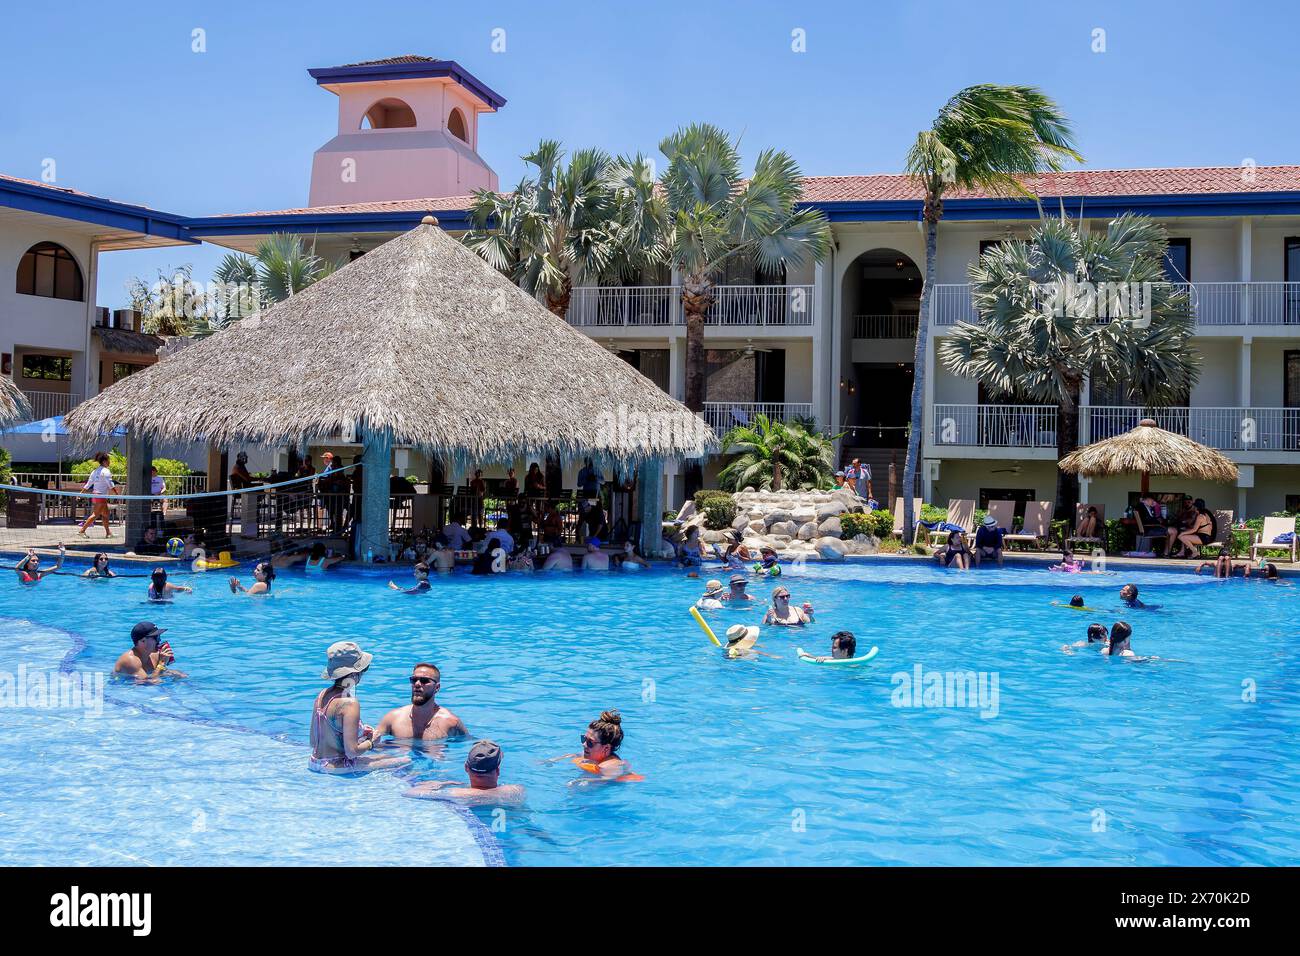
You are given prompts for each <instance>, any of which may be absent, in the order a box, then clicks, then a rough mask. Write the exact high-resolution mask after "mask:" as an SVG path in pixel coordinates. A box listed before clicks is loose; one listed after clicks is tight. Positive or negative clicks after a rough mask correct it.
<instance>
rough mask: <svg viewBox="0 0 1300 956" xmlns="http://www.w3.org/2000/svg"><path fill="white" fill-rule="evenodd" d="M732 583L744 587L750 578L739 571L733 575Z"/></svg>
mask: <svg viewBox="0 0 1300 956" xmlns="http://www.w3.org/2000/svg"><path fill="white" fill-rule="evenodd" d="M731 583H732V584H739V585H741V586H742V587H743V586H744V585H746V584H748V583H749V578H747V577H745V576H744V575H743V574H741V573H740V572H739V571H737V572H736V573H735V574H733V575H732V576H731Z"/></svg>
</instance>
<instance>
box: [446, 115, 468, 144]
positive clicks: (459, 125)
mask: <svg viewBox="0 0 1300 956" xmlns="http://www.w3.org/2000/svg"><path fill="white" fill-rule="evenodd" d="M447 132H449V133H451V135H452V136H455V137H456V138H457V139H458V140H460V141H461V142H462V143H468V142H469V133H467V132H466V131H465V114H464V113H462V112H461V111H460V110H452V111H451V115H450V116H448V117H447Z"/></svg>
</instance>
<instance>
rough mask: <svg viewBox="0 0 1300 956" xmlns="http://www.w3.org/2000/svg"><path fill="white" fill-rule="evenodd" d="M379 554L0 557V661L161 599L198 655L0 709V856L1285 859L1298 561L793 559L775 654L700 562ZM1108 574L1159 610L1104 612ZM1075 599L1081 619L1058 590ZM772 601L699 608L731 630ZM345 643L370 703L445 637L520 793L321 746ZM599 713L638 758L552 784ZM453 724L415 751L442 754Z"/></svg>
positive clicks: (70, 641)
mask: <svg viewBox="0 0 1300 956" xmlns="http://www.w3.org/2000/svg"><path fill="white" fill-rule="evenodd" d="M399 573H400V572H399ZM388 576H389V574H388V572H379V571H369V570H352V571H332V572H330V573H329V575H328V576H327V577H325V578H308V577H306V576H303V575H301V574H295V573H288V574H282V575H281V576H280V578H279V579H278V581H277V582H276V589H275V590H276V594H275V596H274V597H273V598H272V599H269V600H257V599H250V598H246V597H241V598H236V597H232V596H231V595H230V594H229V592H228V589H227V587H226V584H225V577H224V576H223V575H219V574H215V573H214V574H210V575H206V576H204V575H196V576H194V577H193V579H192V580H187V582H186V583H193V584H194V585H195V586H196V589H197V590H196V593H195V594H193V595H182V596H180V597H179V598H177V600H176V601H175V603H174V604H172V605H171V606H162V607H159V606H156V605H154V606H150V605H148V604H146V602H144V600H143V597H144V590H145V584H146V583H147V582H145V581H143V580H131V581H127V580H118V581H112V582H105V583H94V582H85V581H81V580H78V579H76V578H73V577H67V576H59V577H53V578H49V579H47V580H46V581H45V582H43V583H42V584H41V585H40V586H39V587H37V588H34V589H30V590H26V589H21V588H20V587H18V586H17V585H16V584H11V583H3V584H0V631H3V632H4V633H5V634H6V637H5V640H4V641H3V650H0V672H9V673H12V672H14V671H15V670H16V668H17V667H18V665H19V664H20V663H26V664H27V665H28V667H29V668H39V667H46V668H49V667H52V668H55V669H57V668H58V667H59V666H60V664H63V665H64V666H65V667H67V668H71V669H73V670H75V671H77V672H80V673H93V672H96V671H100V672H102V671H107V670H109V669H110V668H111V666H112V663H113V661H114V659H115V658H116V656H117V655H118V654H119V653H121V651H123V650H124V649H126V648H127V646H128V645H129V639H128V637H127V634H128V633H129V630H130V627H131V625H132V624H133V623H135V622H136V621H138V620H141V619H152V620H154V621H155V622H157V623H158V624H160V625H161V626H165V627H167V628H169V629H170V630H169V633H168V638H169V639H170V640H171V641H172V644H173V646H174V647H175V650H176V652H177V655H178V661H177V667H179V668H181V669H183V670H185V671H187V672H188V673H189V674H190V678H189V679H188V680H185V681H177V682H173V683H169V684H165V685H163V686H123V685H115V684H109V685H108V686H107V687H106V691H105V693H106V695H107V697H108V705H107V706H106V707H105V709H104V711H105V712H104V715H103V716H102V717H84V716H82V715H81V714H80V713H78V712H69V711H58V710H41V709H35V708H31V707H20V708H17V709H12V708H6V709H4V710H0V721H3V722H4V725H5V730H6V737H7V739H8V740H9V741H10V742H11V746H8V747H6V748H5V749H4V752H3V753H0V780H3V781H4V786H3V787H0V834H2V835H0V862H8V863H14V862H17V863H38V862H40V863H58V862H69V863H72V862H89V863H110V862H118V863H123V862H147V863H196V862H210V863H233V862H251V863H299V862H314V863H322V862H336V861H344V862H357V863H372V862H390V863H402V864H408V863H429V862H445V863H452V864H479V863H484V862H486V863H492V862H495V861H496V860H497V856H498V854H503V855H504V860H505V862H507V863H509V864H511V865H593V864H670V865H676V864H739V865H746V864H808V865H843V864H976V865H978V864H1030V863H1049V864H1106V865H1120V864H1156V865H1159V864H1176V865H1193V864H1208V865H1218V864H1223V865H1235V864H1280V863H1287V864H1295V863H1297V862H1300V815H1298V814H1297V809H1300V807H1298V804H1300V761H1297V759H1296V758H1297V752H1298V750H1300V747H1298V746H1297V738H1296V727H1297V722H1298V720H1300V682H1298V681H1297V678H1298V677H1300V664H1297V655H1296V625H1295V612H1296V607H1297V603H1296V600H1297V595H1298V594H1300V589H1297V588H1295V587H1290V586H1286V585H1283V586H1279V585H1275V584H1265V583H1263V582H1255V581H1251V582H1242V581H1230V582H1216V581H1213V580H1211V579H1208V578H1197V577H1196V576H1194V575H1192V574H1190V572H1183V573H1180V574H1174V573H1161V572H1152V571H1147V572H1138V573H1134V574H1126V575H1124V576H1123V577H1121V576H1118V575H1098V576H1092V575H1072V576H1061V575H1055V574H1050V573H1048V572H1046V571H1043V570H1029V569H1012V568H1008V569H1006V570H987V569H986V570H982V571H972V572H969V573H965V574H961V573H957V572H951V573H949V572H940V571H938V570H935V569H933V568H931V567H928V566H917V565H912V564H904V563H901V562H897V563H896V562H889V561H881V562H875V563H871V564H861V563H856V564H850V565H839V566H833V567H831V566H827V567H820V566H819V567H810V568H809V569H808V570H807V571H806V572H805V573H803V574H793V573H791V574H788V575H787V576H786V577H785V578H784V579H783V581H784V583H785V584H786V585H788V586H789V587H790V588H791V590H792V591H793V595H794V599H795V601H796V602H801V601H803V600H805V599H807V600H811V601H812V602H813V604H814V605H815V606H816V608H817V623H816V624H815V625H813V626H811V627H809V628H806V629H802V630H784V629H766V630H765V633H764V635H763V638H762V642H761V644H760V647H762V648H763V649H765V650H767V651H768V652H770V653H772V654H775V655H778V659H767V658H764V659H761V660H759V661H757V662H749V661H739V662H736V661H727V660H724V659H723V658H722V657H721V656H720V654H719V652H718V651H717V650H716V649H715V648H713V647H712V646H711V645H710V644H709V643H708V642H707V640H706V639H705V638H704V636H703V635H702V634H701V632H700V631H699V629H698V628H697V627H696V626H695V624H694V623H693V622H692V620H691V619H690V617H689V616H688V615H687V612H686V608H687V606H688V605H689V604H690V603H691V601H693V600H694V599H695V598H696V597H697V596H698V595H699V593H700V591H701V587H700V582H699V581H697V580H688V579H686V578H684V577H683V576H682V575H681V574H680V573H679V572H669V571H652V572H643V573H641V574H639V575H629V574H617V573H611V574H606V575H598V574H573V575H568V576H548V575H543V574H537V575H532V576H524V575H517V574H511V575H505V576H501V577H494V578H473V577H470V576H468V575H460V574H457V575H455V576H452V577H451V578H445V579H440V580H435V581H434V590H433V592H432V593H430V594H426V595H420V596H405V595H399V594H395V593H391V592H388V591H387V590H385V589H384V582H385V581H386V580H387V578H388ZM706 576H707V574H706ZM1125 580H1133V581H1136V582H1137V583H1138V584H1139V585H1140V586H1141V588H1142V592H1143V597H1144V599H1146V600H1148V601H1150V602H1153V603H1159V604H1161V605H1162V608H1161V609H1160V610H1158V611H1146V612H1140V611H1139V612H1135V611H1127V610H1126V611H1123V612H1121V611H1120V610H1119V609H1118V603H1119V602H1118V599H1117V597H1116V592H1117V590H1118V588H1119V585H1120V584H1121V583H1123V581H1125ZM751 590H753V591H754V592H755V593H757V594H761V595H762V596H763V597H766V595H767V593H768V592H769V590H770V588H769V587H768V584H767V583H766V582H755V585H754V586H753V587H752V588H751ZM1076 592H1077V593H1081V594H1083V595H1084V596H1085V598H1086V600H1087V603H1088V604H1089V605H1090V606H1093V607H1096V608H1098V609H1099V611H1098V613H1095V614H1094V613H1089V612H1075V611H1070V610H1065V609H1061V608H1055V607H1052V606H1051V604H1050V602H1051V601H1053V600H1061V601H1067V600H1068V599H1069V597H1070V595H1071V594H1072V593H1076ZM760 614H761V605H760V608H756V609H755V610H753V611H749V612H744V611H726V612H718V613H715V614H713V615H711V617H712V619H713V621H714V623H715V627H716V629H718V630H719V631H721V630H722V629H724V628H725V626H726V625H727V624H729V623H734V622H738V621H751V622H754V623H756V622H757V620H758V618H759V616H760ZM1118 618H1122V619H1125V620H1128V621H1129V622H1130V623H1131V624H1132V625H1133V628H1134V636H1133V647H1134V649H1135V650H1136V651H1137V652H1138V653H1139V654H1155V655H1159V656H1160V657H1162V658H1166V659H1177V661H1175V660H1162V661H1156V662H1151V663H1143V664H1136V663H1129V662H1124V661H1119V660H1108V659H1104V658H1102V657H1100V656H1098V655H1096V654H1095V653H1093V652H1090V651H1087V650H1081V651H1079V652H1078V653H1076V654H1074V655H1066V654H1064V653H1062V651H1061V646H1062V645H1063V644H1065V643H1067V642H1069V641H1073V640H1077V639H1080V638H1082V637H1083V636H1084V632H1085V629H1086V625H1087V624H1088V623H1089V622H1090V621H1092V620H1098V621H1101V622H1103V623H1105V624H1110V623H1111V622H1112V621H1113V620H1115V619H1118ZM841 628H848V629H850V630H853V631H854V632H855V633H856V634H857V637H858V640H859V644H860V651H865V650H866V649H867V648H869V647H870V646H871V645H873V644H875V645H878V646H879V647H880V653H879V655H878V657H877V658H876V660H875V661H874V662H872V663H871V664H870V665H867V666H866V667H863V668H856V669H836V668H825V667H815V666H809V665H807V664H803V663H800V662H798V661H796V660H795V657H794V648H795V646H796V645H802V646H804V647H805V648H809V649H812V650H816V651H817V652H818V653H825V652H826V650H827V648H828V646H829V642H830V635H831V634H832V633H833V632H834V631H836V630H838V629H841ZM342 638H352V639H356V640H358V641H359V642H360V643H361V644H362V645H363V647H365V648H366V649H367V650H370V651H372V652H373V653H374V655H375V663H374V665H373V667H372V668H371V671H370V673H368V674H367V675H366V677H365V680H364V681H363V683H362V684H361V686H360V688H359V697H360V700H361V704H362V711H363V717H364V718H365V719H366V720H367V721H368V722H371V723H374V722H376V721H377V720H378V718H379V717H380V716H381V715H382V713H383V712H384V711H385V710H387V709H389V708H391V707H394V706H397V705H398V704H401V703H404V702H405V701H406V700H407V682H406V677H407V675H408V674H409V672H410V667H411V665H412V664H413V663H414V662H416V661H421V660H432V661H434V662H436V663H437V664H438V665H439V666H440V667H441V668H442V672H443V687H442V692H441V693H440V694H439V700H440V701H441V702H442V703H443V704H445V705H446V706H448V707H450V708H451V709H452V710H454V711H455V712H456V713H457V714H459V715H460V716H461V717H462V718H463V719H464V721H465V722H466V724H467V725H468V726H469V728H470V731H471V733H472V734H474V735H475V736H489V737H492V738H494V739H496V740H497V741H498V742H500V743H501V744H502V746H503V748H504V750H505V763H504V772H503V779H504V780H505V781H508V782H517V783H522V784H524V785H526V786H527V788H528V792H529V799H528V806H527V807H526V808H525V809H524V810H520V811H513V810H512V811H510V812H509V813H507V814H504V815H502V814H497V815H495V816H494V815H493V814H492V813H491V812H489V811H474V814H476V815H477V816H472V815H470V814H467V813H465V812H457V811H454V810H452V809H451V808H448V807H447V806H445V805H443V804H441V803H438V802H434V801H415V800H406V799H402V798H400V791H401V790H402V789H403V788H404V787H405V786H407V784H408V780H407V779H405V778H403V777H401V776H397V775H393V774H376V775H372V776H370V777H368V778H364V779H340V778H328V777H321V776H319V775H315V774H310V773H308V772H307V770H306V738H307V723H308V715H309V712H310V707H311V702H312V698H313V696H314V695H315V693H316V692H317V691H318V690H319V689H320V688H321V687H322V686H323V684H322V683H321V682H320V681H318V680H317V677H318V676H319V672H320V670H321V667H322V666H323V659H324V649H325V647H326V646H327V645H328V644H330V643H331V642H333V641H335V640H339V639H342ZM918 666H919V667H920V668H921V673H922V674H923V675H924V674H926V673H931V672H938V673H943V672H967V671H971V672H977V673H978V672H983V673H984V674H985V675H986V680H987V681H988V682H987V683H986V684H985V687H986V689H990V690H991V688H992V683H991V681H992V679H993V678H994V677H996V679H997V697H996V700H995V701H994V700H993V699H992V698H986V701H985V704H986V706H985V707H984V708H983V711H981V709H980V708H978V707H920V706H909V707H902V706H897V704H898V703H899V700H898V697H899V694H898V693H896V691H897V690H898V681H896V680H894V679H893V678H894V675H903V674H906V675H908V677H912V676H914V675H915V673H916V670H915V669H916V668H917V667H918ZM1252 693H1253V700H1252V699H1250V698H1251V697H1252ZM917 696H918V698H919V697H920V695H919V694H918V695H917ZM908 701H909V702H912V698H911V697H910V695H909V697H908ZM922 702H923V701H922ZM604 708H618V709H619V710H620V711H622V713H623V715H624V727H625V730H626V733H627V739H626V742H625V744H624V748H623V753H624V756H625V757H626V758H627V759H628V761H629V762H630V763H631V764H632V766H633V767H634V768H635V769H636V770H637V771H638V772H639V773H641V774H644V775H645V777H646V780H645V781H644V782H641V783H626V784H614V785H606V786H601V787H596V788H574V787H570V786H568V784H569V783H570V782H571V781H572V780H574V779H575V777H579V776H581V774H580V773H579V772H578V771H577V770H576V768H574V767H572V765H570V764H567V763H560V764H551V765H548V764H544V763H543V762H542V761H543V759H544V758H547V757H553V756H558V755H560V754H564V753H571V752H573V751H574V750H575V749H576V747H577V744H578V740H579V736H580V734H581V732H582V731H583V729H584V728H585V726H586V724H587V722H588V721H590V720H591V719H592V718H594V717H595V716H596V715H597V714H598V713H599V711H600V710H602V709H604ZM982 714H983V715H982ZM467 746H468V742H467V741H453V742H449V743H448V744H446V746H445V747H442V748H438V749H437V750H435V751H434V752H432V753H431V754H429V755H428V756H426V757H421V758H419V759H418V760H417V761H416V763H415V764H413V766H412V768H411V775H412V776H414V777H417V778H438V777H454V778H456V779H463V771H462V770H461V769H460V768H461V764H462V763H463V759H464V753H465V750H466V748H467ZM156 821H161V822H156ZM195 821H198V822H197V823H196V822H195ZM19 823H21V824H22V825H21V826H16V825H11V824H19ZM141 827H144V828H145V829H146V830H147V829H149V828H150V827H153V828H154V835H153V836H152V837H151V838H150V839H147V840H144V841H141V840H140V839H139V834H140V832H141V830H140V828H141ZM340 834H344V836H343V837H340ZM413 834H414V835H415V837H416V838H415V840H414V842H413V840H412V836H413ZM341 840H342V841H343V842H341Z"/></svg>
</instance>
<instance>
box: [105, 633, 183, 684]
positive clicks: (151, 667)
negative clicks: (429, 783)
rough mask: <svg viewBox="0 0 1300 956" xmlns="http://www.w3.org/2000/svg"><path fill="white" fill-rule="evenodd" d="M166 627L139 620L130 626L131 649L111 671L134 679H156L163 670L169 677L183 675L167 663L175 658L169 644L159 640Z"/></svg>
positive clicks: (119, 659)
mask: <svg viewBox="0 0 1300 956" xmlns="http://www.w3.org/2000/svg"><path fill="white" fill-rule="evenodd" d="M165 631H166V628H162V627H158V626H156V625H155V624H154V623H153V622H152V621H141V622H140V623H139V624H137V625H136V626H135V627H133V628H131V649H130V650H129V651H127V652H126V653H125V654H123V655H122V656H121V657H119V658H118V659H117V663H116V664H114V665H113V673H114V674H121V675H123V676H124V677H134V678H135V679H136V680H151V681H155V682H156V681H157V680H158V679H159V678H161V677H162V674H163V671H166V672H167V674H168V675H169V676H171V677H184V676H185V675H184V674H183V673H181V672H180V671H177V670H171V669H170V667H169V665H170V664H171V663H172V662H173V661H174V660H176V655H175V654H173V653H172V646H171V645H170V644H167V643H164V642H161V641H159V638H160V637H162V635H163V633H164V632H165Z"/></svg>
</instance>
